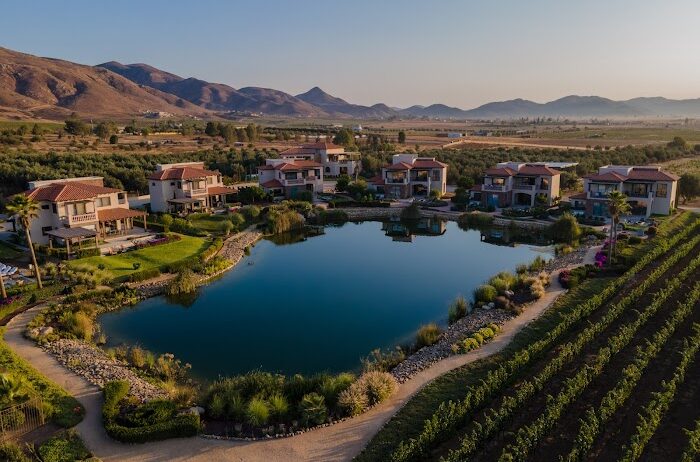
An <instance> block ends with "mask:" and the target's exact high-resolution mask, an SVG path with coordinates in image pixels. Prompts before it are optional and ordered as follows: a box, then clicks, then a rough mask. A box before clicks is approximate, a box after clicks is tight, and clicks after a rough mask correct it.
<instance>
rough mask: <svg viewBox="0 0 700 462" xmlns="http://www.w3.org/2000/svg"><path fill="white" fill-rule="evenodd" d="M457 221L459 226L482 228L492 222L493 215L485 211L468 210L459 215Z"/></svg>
mask: <svg viewBox="0 0 700 462" xmlns="http://www.w3.org/2000/svg"><path fill="white" fill-rule="evenodd" d="M489 211H493V210H489ZM457 223H458V224H459V226H460V228H473V227H476V228H484V227H487V226H491V225H492V224H493V216H492V215H488V214H486V213H479V212H468V213H463V214H462V215H460V216H459V219H458V220H457Z"/></svg>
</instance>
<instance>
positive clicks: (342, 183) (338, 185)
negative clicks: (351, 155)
mask: <svg viewBox="0 0 700 462" xmlns="http://www.w3.org/2000/svg"><path fill="white" fill-rule="evenodd" d="M349 184H350V175H340V176H339V177H338V179H337V180H336V182H335V189H336V191H346V190H347V189H348V185H349Z"/></svg>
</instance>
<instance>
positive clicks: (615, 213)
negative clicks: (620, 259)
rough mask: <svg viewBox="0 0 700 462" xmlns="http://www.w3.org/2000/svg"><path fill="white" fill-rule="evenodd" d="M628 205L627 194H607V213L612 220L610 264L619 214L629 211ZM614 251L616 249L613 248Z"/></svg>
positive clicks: (614, 192) (609, 250)
mask: <svg viewBox="0 0 700 462" xmlns="http://www.w3.org/2000/svg"><path fill="white" fill-rule="evenodd" d="M630 210H631V209H630V205H629V203H627V196H625V195H624V194H622V193H621V192H620V191H612V192H611V193H610V194H608V213H610V218H611V221H612V226H610V241H609V243H608V262H609V264H610V265H611V264H612V255H613V250H614V248H615V246H616V245H617V242H616V241H617V224H618V223H619V222H620V215H624V214H626V213H629V212H630ZM615 251H616V249H615Z"/></svg>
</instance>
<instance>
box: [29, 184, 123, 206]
mask: <svg viewBox="0 0 700 462" xmlns="http://www.w3.org/2000/svg"><path fill="white" fill-rule="evenodd" d="M121 191H122V190H121V189H114V188H106V187H104V186H96V185H93V184H88V183H81V182H78V181H70V182H66V183H51V184H48V185H46V186H39V187H38V188H34V189H31V190H29V191H26V192H25V193H24V194H26V195H27V197H29V198H30V199H34V200H36V201H51V202H63V201H77V200H87V199H94V198H95V197H97V196H99V195H100V194H111V193H115V192H121Z"/></svg>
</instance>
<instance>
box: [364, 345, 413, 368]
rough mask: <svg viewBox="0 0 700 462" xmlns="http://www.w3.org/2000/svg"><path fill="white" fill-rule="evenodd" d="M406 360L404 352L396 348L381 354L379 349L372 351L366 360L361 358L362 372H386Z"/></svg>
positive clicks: (398, 347)
mask: <svg viewBox="0 0 700 462" xmlns="http://www.w3.org/2000/svg"><path fill="white" fill-rule="evenodd" d="M405 359H406V352H405V351H403V348H401V347H400V346H397V347H396V348H395V349H394V350H392V351H388V352H383V351H382V350H380V349H379V348H377V349H374V350H372V351H371V352H370V354H369V355H368V356H367V357H366V358H362V370H363V371H364V372H369V371H382V372H388V371H390V370H392V369H393V368H394V367H396V366H398V365H399V364H400V363H402V362H403V361H404V360H405Z"/></svg>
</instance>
